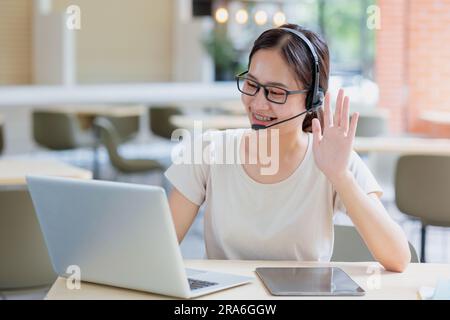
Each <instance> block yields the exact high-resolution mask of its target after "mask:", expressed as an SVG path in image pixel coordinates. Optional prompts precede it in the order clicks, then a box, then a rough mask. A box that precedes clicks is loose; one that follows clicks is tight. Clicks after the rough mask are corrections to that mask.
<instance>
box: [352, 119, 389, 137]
mask: <svg viewBox="0 0 450 320" xmlns="http://www.w3.org/2000/svg"><path fill="white" fill-rule="evenodd" d="M387 132H388V127H387V121H386V118H384V117H382V116H371V115H360V116H359V118H358V126H357V127H356V133H355V135H356V136H357V137H376V136H381V135H383V134H386V133H387Z"/></svg>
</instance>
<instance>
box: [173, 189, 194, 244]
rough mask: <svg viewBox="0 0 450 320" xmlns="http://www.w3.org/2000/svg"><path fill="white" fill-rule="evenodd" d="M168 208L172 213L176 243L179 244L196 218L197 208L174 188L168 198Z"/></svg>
mask: <svg viewBox="0 0 450 320" xmlns="http://www.w3.org/2000/svg"><path fill="white" fill-rule="evenodd" d="M169 207H170V211H171V212H172V219H173V223H174V225H175V231H176V233H177V238H178V243H181V241H183V238H184V236H185V235H186V233H187V232H188V230H189V228H190V227H191V225H192V222H194V219H195V217H196V216H197V213H198V209H199V206H198V205H196V204H195V203H193V202H191V201H190V200H189V199H187V198H186V197H185V196H183V195H182V194H181V192H180V191H178V190H177V189H176V188H175V187H174V188H173V190H172V192H171V193H170V196H169Z"/></svg>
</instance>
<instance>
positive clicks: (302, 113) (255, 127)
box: [252, 110, 311, 130]
mask: <svg viewBox="0 0 450 320" xmlns="http://www.w3.org/2000/svg"><path fill="white" fill-rule="evenodd" d="M307 112H311V110H305V111H303V112H301V113H299V114H297V115H295V116H293V117H290V118H287V119H284V120H282V121H278V122H275V123H272V124H271V125H269V126H265V125H263V124H252V129H253V130H260V129H267V128H270V127H273V126H276V125H277V124H280V123H283V122H286V121H289V120H292V119H295V118H298V117H300V116H301V115H304V114H305V113H307Z"/></svg>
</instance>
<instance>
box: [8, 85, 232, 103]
mask: <svg viewBox="0 0 450 320" xmlns="http://www.w3.org/2000/svg"><path fill="white" fill-rule="evenodd" d="M239 97H240V94H239V91H238V90H237V89H236V83H235V82H234V81H229V82H228V81H227V82H224V83H220V82H217V83H202V82H167V83H129V84H103V85H74V86H60V85H54V86H50V85H48V86H44V85H35V86H0V106H21V105H22V106H30V105H31V106H49V105H64V104H75V105H80V104H108V103H117V104H121V103H123V104H135V103H136V104H159V103H161V104H166V103H174V102H201V101H203V102H205V101H208V102H212V103H214V102H217V101H224V100H239Z"/></svg>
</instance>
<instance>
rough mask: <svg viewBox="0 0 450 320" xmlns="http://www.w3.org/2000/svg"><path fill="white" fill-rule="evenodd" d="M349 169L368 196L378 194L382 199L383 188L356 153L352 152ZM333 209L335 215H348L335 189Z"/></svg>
mask: <svg viewBox="0 0 450 320" xmlns="http://www.w3.org/2000/svg"><path fill="white" fill-rule="evenodd" d="M348 168H349V170H350V172H351V173H352V174H353V176H354V177H355V180H356V182H357V183H358V185H359V186H360V187H361V189H362V190H363V191H364V192H365V193H366V194H369V193H373V192H376V193H378V195H379V196H380V197H381V195H382V194H383V190H382V188H381V187H380V185H379V184H378V182H377V180H376V179H375V177H374V176H373V174H372V172H370V170H369V168H368V167H367V165H366V164H365V163H364V161H363V160H362V159H361V158H360V156H359V155H358V154H357V153H356V152H355V151H352V153H351V155H350V160H349V165H348ZM333 209H334V213H336V212H342V213H346V211H347V210H346V208H345V206H344V204H343V203H342V201H341V199H340V198H339V195H338V194H337V192H336V191H335V190H334V189H333Z"/></svg>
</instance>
